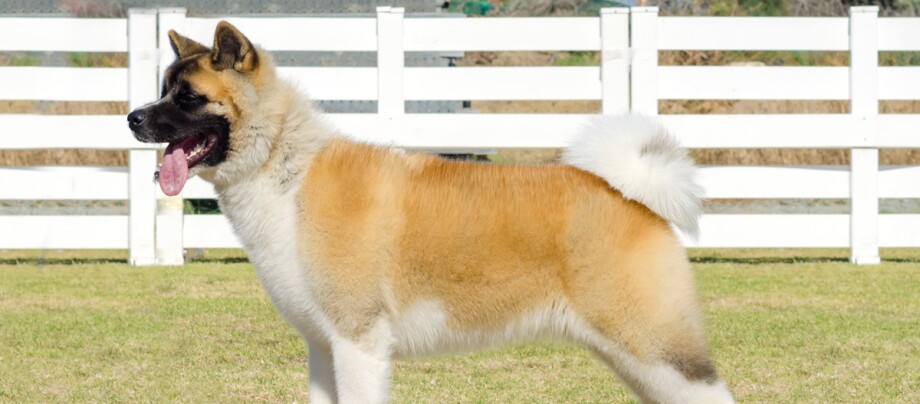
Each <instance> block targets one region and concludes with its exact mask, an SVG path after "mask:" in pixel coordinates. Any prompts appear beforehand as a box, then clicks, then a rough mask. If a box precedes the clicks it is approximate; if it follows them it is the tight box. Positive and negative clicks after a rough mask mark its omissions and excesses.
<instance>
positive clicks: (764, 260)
mask: <svg viewBox="0 0 920 404" xmlns="http://www.w3.org/2000/svg"><path fill="white" fill-rule="evenodd" d="M690 262H691V263H694V264H742V265H760V264H825V263H849V262H850V260H849V258H845V257H690ZM882 262H892V263H898V264H902V263H905V264H906V263H920V257H910V258H903V257H897V258H882Z"/></svg>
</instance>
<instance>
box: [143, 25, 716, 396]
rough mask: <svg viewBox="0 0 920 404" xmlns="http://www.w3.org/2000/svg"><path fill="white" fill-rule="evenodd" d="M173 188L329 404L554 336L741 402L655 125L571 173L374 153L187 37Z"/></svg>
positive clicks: (639, 370) (628, 121)
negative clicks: (264, 299)
mask: <svg viewBox="0 0 920 404" xmlns="http://www.w3.org/2000/svg"><path fill="white" fill-rule="evenodd" d="M169 38H170V39H171V42H172V47H173V50H174V51H175V53H176V55H177V58H178V60H177V61H176V62H175V63H173V64H172V65H171V66H170V67H169V69H168V70H167V71H166V74H165V83H164V86H163V93H162V98H161V99H160V100H158V101H156V102H153V103H151V104H149V105H147V106H144V107H142V108H139V109H137V110H135V111H133V112H131V114H130V115H128V121H129V125H130V127H131V130H132V131H133V132H134V136H135V137H136V138H137V139H138V140H140V141H143V142H166V143H169V146H168V147H167V148H166V154H165V157H164V158H163V163H162V165H161V168H160V170H159V174H158V178H159V183H160V187H161V188H162V189H163V192H165V193H166V194H167V195H177V194H179V192H180V191H181V190H182V187H183V186H184V184H185V182H186V180H187V179H188V178H189V177H190V176H193V175H199V176H201V177H203V178H205V179H206V180H207V181H209V182H211V183H213V184H214V188H215V189H216V191H217V194H218V196H219V201H220V208H221V210H222V211H223V213H224V214H225V215H226V216H227V218H228V220H229V221H230V223H231V224H232V226H233V229H234V231H235V232H236V234H237V236H238V237H239V239H240V240H241V242H242V243H243V246H244V247H245V249H246V251H247V253H248V254H249V259H250V260H251V261H252V263H253V265H254V266H255V269H256V271H257V273H258V276H259V278H260V280H261V282H262V284H263V285H264V287H265V291H266V292H267V293H268V296H269V297H270V298H271V301H272V302H273V303H274V305H275V306H276V307H277V308H278V310H279V311H280V312H281V314H282V315H283V317H284V318H285V319H286V320H287V321H288V322H289V323H290V324H291V325H292V326H293V327H294V328H295V329H296V330H297V332H299V333H300V335H302V336H303V338H304V339H305V341H306V342H307V345H308V350H309V358H308V363H309V380H310V385H309V393H308V394H309V398H310V400H311V401H312V402H315V403H324V402H343V403H379V402H385V401H386V400H387V396H388V390H389V383H390V368H391V363H392V360H393V359H394V358H399V357H408V356H415V355H422V354H434V353H439V352H455V351H461V350H467V349H472V348H475V347H481V346H494V345H496V344H507V343H520V342H524V341H531V340H534V339H540V338H547V339H559V340H567V341H573V342H575V343H577V344H580V345H582V346H584V347H587V348H588V349H590V350H591V351H592V352H594V353H595V354H597V356H598V357H600V359H601V360H602V361H603V362H604V363H606V364H607V365H608V366H609V367H610V368H611V369H612V370H613V371H614V372H615V373H616V375H617V376H619V378H620V379H622V381H623V382H624V383H625V384H626V385H627V386H629V388H630V389H631V390H632V391H633V392H634V393H635V394H636V395H637V396H638V397H639V398H640V399H641V400H642V401H645V402H662V403H691V402H731V401H732V396H731V394H730V393H729V391H728V389H727V388H726V387H725V385H724V383H723V382H722V381H721V380H720V379H719V377H718V376H717V375H716V371H715V369H714V368H713V364H712V362H711V360H710V356H709V352H708V347H707V344H706V341H705V337H704V332H703V327H702V325H701V322H700V318H699V316H700V315H699V310H698V308H697V303H696V297H695V292H694V286H693V276H692V271H691V268H690V265H689V263H688V260H687V257H686V254H685V252H684V249H683V247H682V246H681V243H680V242H679V241H678V238H677V237H676V236H675V233H674V231H673V230H672V228H671V224H673V225H675V226H676V227H678V228H680V229H682V230H683V231H684V232H685V233H689V234H694V233H696V230H697V216H698V212H699V209H700V194H701V190H700V188H699V187H698V186H697V185H696V184H695V183H694V178H693V177H694V167H693V163H692V162H691V160H690V159H688V157H687V156H686V153H685V152H684V151H683V150H681V149H680V148H679V146H678V144H677V142H676V141H675V140H674V139H673V138H672V137H671V136H670V135H669V134H668V132H667V131H666V130H665V129H663V128H662V127H661V126H659V125H658V124H657V123H656V122H655V121H654V120H651V119H649V118H643V117H638V116H618V117H600V118H598V119H597V120H595V121H594V122H593V124H591V125H589V127H587V128H585V130H584V131H583V132H582V133H581V135H580V136H579V137H577V138H575V139H574V140H573V141H572V143H571V146H570V147H569V148H568V149H567V150H565V152H564V156H563V159H562V160H563V162H564V164H558V165H546V166H514V165H498V164H484V163H471V162H461V161H447V160H443V159H440V158H438V157H435V156H432V155H426V154H417V153H406V152H404V151H402V150H398V149H393V148H388V147H378V146H374V145H369V144H362V143H358V142H355V141H352V140H349V139H348V138H347V137H346V136H344V135H343V134H341V133H339V132H338V131H336V129H334V128H333V127H332V126H331V125H329V124H328V123H326V121H324V119H323V116H322V115H321V114H320V112H319V111H318V110H317V109H316V108H315V107H314V106H313V104H312V103H311V102H310V100H308V99H307V98H305V97H304V96H303V95H302V94H301V93H300V92H299V91H298V90H297V89H295V87H294V86H293V85H291V84H289V83H287V82H285V81H284V80H281V79H279V78H278V77H277V73H276V70H275V67H274V66H273V62H272V59H271V56H270V54H269V53H268V52H266V51H264V50H262V49H260V48H258V47H256V46H254V45H253V44H252V43H251V42H250V41H249V39H247V38H246V37H245V36H243V34H241V33H240V32H239V31H238V30H237V29H236V28H234V27H233V26H232V25H230V24H228V23H226V22H221V23H220V24H219V25H218V26H217V30H216V32H215V35H214V45H213V47H212V48H210V49H209V48H208V47H206V46H204V45H202V44H200V43H197V42H195V41H193V40H190V39H188V38H185V37H182V36H180V35H179V34H177V33H176V32H170V33H169Z"/></svg>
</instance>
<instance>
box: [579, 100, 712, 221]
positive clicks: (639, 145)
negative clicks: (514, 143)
mask: <svg viewBox="0 0 920 404" xmlns="http://www.w3.org/2000/svg"><path fill="white" fill-rule="evenodd" d="M562 161H563V162H564V163H565V164H568V165H570V166H573V167H576V168H579V169H582V170H585V171H588V172H590V173H593V174H595V175H597V176H599V177H601V178H603V179H604V180H606V181H607V183H608V184H610V186H611V187H613V188H616V189H617V190H619V191H620V193H622V194H623V197H625V198H626V199H631V200H634V201H637V202H639V203H641V204H643V205H645V206H646V207H648V208H649V209H651V210H652V211H653V212H655V213H656V214H658V215H659V216H661V217H662V218H664V219H665V220H667V221H669V222H671V223H673V224H674V225H676V226H677V227H678V228H679V229H680V230H681V231H682V232H683V233H684V234H685V235H687V236H690V237H693V238H696V237H697V236H698V234H699V223H698V218H699V215H700V209H701V201H700V199H701V198H702V196H703V189H702V188H701V187H700V186H699V185H697V184H696V182H695V181H694V180H695V177H696V167H695V166H694V164H693V160H691V159H690V157H689V156H687V153H686V151H685V150H684V149H682V148H681V147H680V144H679V143H678V142H677V139H675V138H674V137H673V136H672V135H671V134H670V133H668V131H667V129H665V128H664V126H662V125H661V124H660V123H659V122H658V121H657V120H656V119H654V118H651V117H648V116H642V115H618V116H601V117H597V118H593V119H592V120H591V121H590V122H589V123H588V125H587V126H586V128H585V129H584V130H582V131H581V133H579V134H578V135H576V136H575V137H574V138H573V139H572V141H571V142H570V143H569V146H568V147H567V148H566V149H565V151H563V154H562Z"/></svg>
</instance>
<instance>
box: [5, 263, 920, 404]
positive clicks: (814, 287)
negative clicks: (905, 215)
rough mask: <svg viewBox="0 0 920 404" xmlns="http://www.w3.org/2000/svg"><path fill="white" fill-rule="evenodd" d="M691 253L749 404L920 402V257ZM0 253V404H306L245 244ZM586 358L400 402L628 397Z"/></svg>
mask: <svg viewBox="0 0 920 404" xmlns="http://www.w3.org/2000/svg"><path fill="white" fill-rule="evenodd" d="M883 256H885V257H887V258H892V261H889V262H886V263H884V264H883V265H881V266H877V267H855V266H851V265H849V264H848V263H846V252H845V251H841V250H814V251H807V250H784V251H754V250H751V251H745V250H729V251H713V250H709V251H692V259H693V261H694V267H695V270H696V275H697V284H698V286H699V289H700V294H701V299H702V304H703V308H704V310H705V313H704V314H705V317H706V320H707V330H708V333H709V336H710V341H711V343H712V349H713V353H714V358H715V361H716V363H717V366H718V369H719V371H720V373H721V375H722V376H723V377H724V378H725V379H726V381H727V382H728V384H729V385H730V387H731V389H732V391H733V392H734V393H735V395H736V398H737V399H738V400H739V401H740V402H886V403H888V402H903V403H913V402H920V251H917V250H893V251H885V252H884V254H883ZM123 259H124V252H89V253H87V252H79V253H74V252H57V253H49V252H28V253H25V252H0V402H4V401H8V402H48V401H55V402H61V401H64V402H73V401H78V402H87V401H93V402H95V401H106V402H110V401H117V402H125V401H131V402H133V401H183V402H239V401H271V402H295V401H296V402H304V401H306V392H305V391H306V385H307V369H306V365H305V357H306V350H305V349H304V346H303V344H302V343H301V342H300V341H299V340H298V338H297V336H296V335H295V334H294V332H293V331H292V330H291V329H290V328H289V327H288V326H287V325H286V324H284V322H283V321H282V320H281V319H280V318H279V316H278V315H277V314H276V313H275V310H274V309H273V308H272V307H271V305H270V304H269V303H268V301H267V299H266V297H265V295H264V293H263V292H262V290H261V287H260V285H259V284H258V281H257V280H256V277H255V275H254V273H253V271H252V267H251V266H250V265H249V264H248V263H247V262H246V261H245V260H244V259H243V258H242V256H241V255H240V253H239V252H234V251H217V252H215V251H207V252H206V254H205V256H204V259H202V260H199V261H198V262H194V263H192V264H189V265H187V266H184V267H178V268H167V267H154V268H133V267H129V266H127V265H124V264H123V263H122V260H123ZM630 400H631V399H630V398H629V396H628V395H627V394H626V392H625V391H624V389H623V388H622V387H620V385H619V383H618V382H616V381H615V380H614V378H613V377H612V376H611V375H610V374H609V373H608V372H607V371H606V370H605V368H604V367H602V366H601V365H600V364H598V362H596V361H595V360H594V359H593V358H592V357H591V356H590V355H589V354H587V353H586V352H584V351H582V350H580V349H578V348H575V347H572V346H567V345H558V344H548V343H544V344H531V345H524V346H519V347H511V348H503V349H497V350H492V351H487V352H481V353H474V354H469V355H454V356H447V357H438V358H427V359H419V360H414V361H408V362H401V363H399V364H398V365H397V366H396V368H395V370H394V380H393V401H394V402H399V403H416V402H625V401H630Z"/></svg>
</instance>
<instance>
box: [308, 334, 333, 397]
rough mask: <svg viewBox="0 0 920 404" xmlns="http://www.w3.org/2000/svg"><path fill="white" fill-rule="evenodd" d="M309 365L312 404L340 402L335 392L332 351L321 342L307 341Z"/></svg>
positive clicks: (309, 395)
mask: <svg viewBox="0 0 920 404" xmlns="http://www.w3.org/2000/svg"><path fill="white" fill-rule="evenodd" d="M307 349H308V350H309V353H308V354H307V364H308V366H309V368H310V388H309V393H308V399H309V400H310V403H320V404H326V403H328V404H334V403H336V402H338V399H337V397H336V392H335V370H334V368H333V366H332V349H331V348H330V347H329V345H327V344H324V343H320V342H319V341H307Z"/></svg>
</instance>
